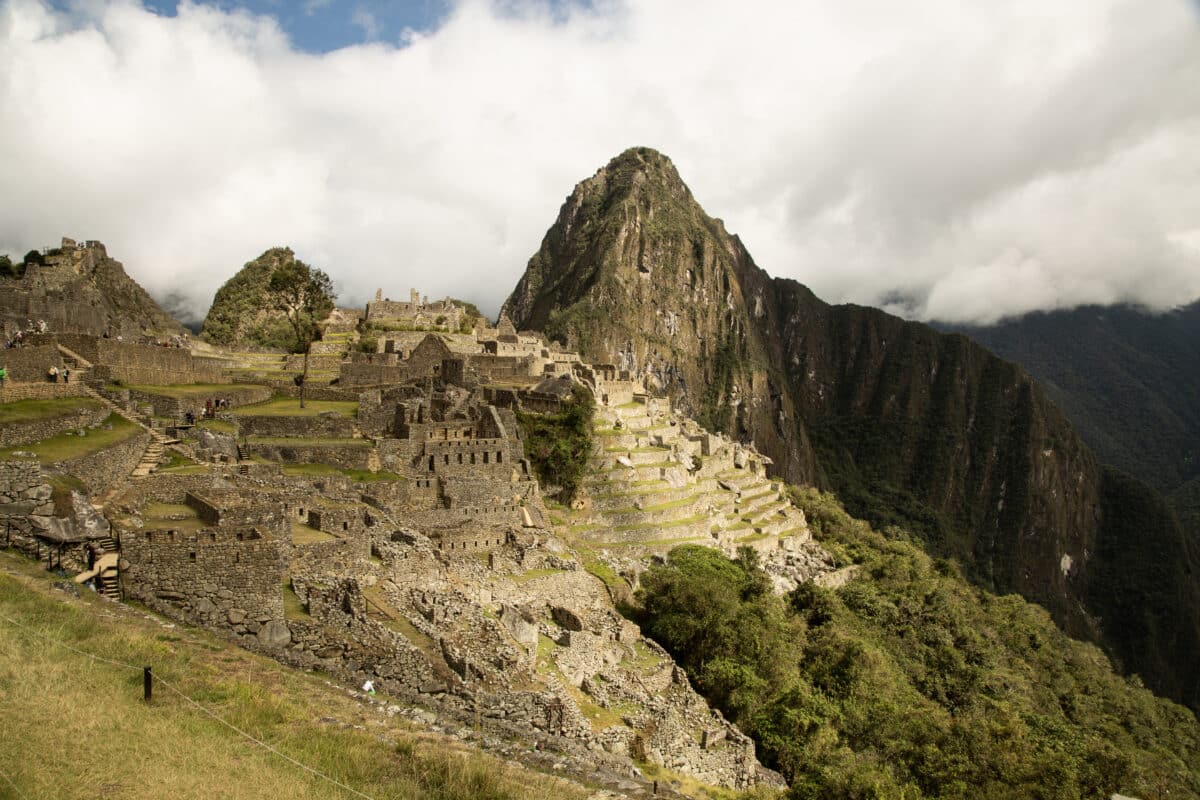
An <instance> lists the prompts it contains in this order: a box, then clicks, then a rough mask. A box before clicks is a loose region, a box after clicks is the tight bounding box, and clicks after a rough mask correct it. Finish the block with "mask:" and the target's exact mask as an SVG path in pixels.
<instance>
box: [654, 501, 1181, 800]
mask: <svg viewBox="0 0 1200 800" xmlns="http://www.w3.org/2000/svg"><path fill="white" fill-rule="evenodd" d="M793 495H794V497H795V500H796V502H797V503H798V504H799V505H800V506H801V507H803V508H804V509H805V511H806V513H807V514H808V517H809V520H810V524H811V525H812V527H813V529H814V531H815V532H816V534H817V538H818V539H820V540H821V541H822V543H823V544H824V545H825V546H826V547H827V548H828V549H830V550H831V551H832V552H833V553H834V554H835V555H836V557H837V558H838V559H839V560H840V561H841V562H842V563H843V564H851V563H854V564H857V565H859V566H858V570H859V571H858V576H857V577H856V578H855V579H853V580H851V581H850V582H849V583H847V584H846V585H845V586H843V587H841V588H839V589H825V588H821V587H818V586H815V585H811V584H807V585H802V586H801V587H800V588H799V589H797V590H796V591H795V592H793V593H792V594H791V595H789V596H786V597H779V596H776V595H773V594H772V593H771V592H770V585H769V582H768V581H767V580H766V578H765V576H764V575H763V574H762V572H761V571H760V570H759V569H758V568H757V563H756V558H755V554H754V553H753V552H747V551H743V554H742V555H741V556H740V557H739V558H738V559H737V560H733V561H731V560H728V559H726V558H724V557H723V556H721V555H720V554H719V553H717V552H715V551H712V550H709V549H707V548H697V547H680V548H677V549H676V550H674V551H673V552H672V553H671V556H670V558H669V560H668V561H667V563H665V564H663V565H661V566H657V567H654V568H652V569H651V570H649V571H648V572H647V573H645V574H644V575H643V576H642V588H641V589H640V590H639V593H638V600H639V601H640V604H641V608H640V614H641V619H640V621H641V624H642V629H643V631H645V632H646V633H648V634H650V635H651V636H653V637H654V638H655V639H657V640H658V641H659V642H660V643H661V644H663V645H664V646H665V647H666V648H667V649H668V650H669V651H670V652H671V653H672V655H674V656H675V658H676V660H677V661H679V662H680V664H681V665H682V666H683V667H684V668H685V669H686V670H687V672H688V674H689V675H690V676H691V678H692V680H693V681H694V682H695V684H696V686H697V688H698V689H699V690H700V691H701V692H702V693H703V694H704V695H705V696H706V697H708V699H709V700H710V702H712V703H713V704H715V705H716V706H718V707H719V708H721V709H722V711H724V712H725V714H726V716H728V717H730V718H731V719H733V720H734V721H736V722H737V723H738V725H739V726H741V727H742V729H743V730H745V731H746V732H747V733H748V734H750V735H751V736H753V737H754V739H755V740H756V741H757V743H758V746H759V756H760V758H762V759H763V760H764V761H765V762H766V763H767V764H769V765H770V766H774V767H776V768H777V769H779V770H780V771H781V772H782V773H783V774H784V776H785V777H786V778H788V780H789V782H790V783H791V784H792V787H791V790H790V794H789V797H791V798H797V799H798V798H875V797H879V798H893V797H895V798H900V797H903V798H905V799H906V800H917V799H919V798H1010V797H1013V798H1015V797H1022V798H1061V799H1062V800H1067V799H1068V798H1085V797H1089V798H1091V797H1094V798H1107V797H1109V796H1110V795H1111V794H1113V793H1114V792H1121V793H1122V794H1126V795H1133V796H1136V797H1141V798H1165V797H1170V798H1173V799H1175V798H1197V797H1200V724H1197V720H1196V717H1195V715H1194V714H1193V713H1192V712H1191V711H1189V710H1188V709H1186V708H1184V707H1182V706H1179V705H1176V704H1173V703H1171V702H1169V701H1167V700H1163V699H1161V698H1158V697H1155V696H1154V695H1153V694H1151V693H1150V692H1149V691H1147V690H1146V689H1145V688H1143V687H1142V686H1141V682H1140V681H1139V680H1138V679H1137V678H1136V677H1134V678H1131V679H1128V680H1126V679H1124V678H1122V677H1120V676H1118V675H1116V674H1115V673H1114V672H1113V670H1112V667H1111V665H1110V663H1109V662H1108V660H1107V659H1106V658H1105V656H1104V654H1103V653H1102V652H1101V651H1100V650H1099V649H1098V648H1096V647H1094V646H1092V645H1089V644H1084V643H1081V642H1078V641H1075V640H1072V639H1070V638H1068V637H1066V636H1065V635H1064V634H1063V633H1062V632H1061V631H1059V630H1058V628H1056V627H1055V625H1054V624H1053V622H1052V621H1051V620H1050V617H1049V615H1048V614H1047V613H1046V612H1045V611H1044V610H1043V609H1041V608H1039V607H1038V606H1035V605H1033V604H1031V603H1028V602H1026V601H1025V600H1022V599H1021V598H1020V597H1017V596H1015V595H1008V596H997V595H994V594H991V593H989V592H986V591H984V590H981V589H979V588H976V587H974V586H972V585H971V584H969V583H967V582H966V581H965V580H964V579H963V578H962V575H961V573H960V572H959V570H958V567H957V566H956V565H955V564H954V563H953V562H950V561H946V560H941V559H938V560H935V559H932V558H930V557H929V556H927V555H926V554H925V553H924V552H923V551H922V550H921V549H920V548H919V547H918V546H917V545H915V544H914V543H913V539H912V538H911V537H910V536H909V535H908V534H906V533H905V532H904V531H902V530H900V529H898V528H894V527H893V528H888V529H886V530H885V531H884V532H882V533H881V532H878V531H875V530H872V529H871V528H870V527H869V526H868V525H867V524H866V523H864V522H862V521H860V520H856V519H853V518H851V517H850V516H848V515H847V514H846V513H845V511H843V510H842V508H841V506H840V505H838V504H837V502H836V501H835V500H834V499H833V497H832V496H830V495H823V494H821V493H819V492H817V491H815V490H799V489H794V490H793Z"/></svg>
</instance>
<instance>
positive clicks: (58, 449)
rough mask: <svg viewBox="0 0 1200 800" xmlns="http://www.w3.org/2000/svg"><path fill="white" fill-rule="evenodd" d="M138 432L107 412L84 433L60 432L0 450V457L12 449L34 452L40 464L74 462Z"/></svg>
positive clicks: (129, 423) (127, 422) (139, 430)
mask: <svg viewBox="0 0 1200 800" xmlns="http://www.w3.org/2000/svg"><path fill="white" fill-rule="evenodd" d="M141 432H142V428H140V427H139V426H137V425H135V424H134V423H132V422H130V421H129V420H127V419H125V418H124V417H122V416H119V415H117V414H110V415H109V416H108V418H107V419H105V420H104V422H103V423H102V425H101V427H99V428H96V429H95V430H88V431H87V433H86V435H84V436H76V435H75V434H73V433H61V434H59V435H58V436H53V437H51V438H49V439H42V440H41V441H40V442H34V443H32V444H23V445H21V446H20V447H10V448H8V449H6V450H0V458H4V457H7V456H11V455H12V454H13V452H14V451H16V450H24V451H27V452H31V453H34V454H35V455H37V457H38V460H39V461H41V462H42V463H43V464H57V463H59V462H62V461H74V460H75V459H78V458H83V457H84V456H89V455H91V454H92V453H97V452H99V451H101V450H105V449H107V448H109V447H112V446H114V445H118V444H120V443H121V442H124V441H126V440H127V439H131V438H133V437H134V436H137V435H138V434H139V433H141Z"/></svg>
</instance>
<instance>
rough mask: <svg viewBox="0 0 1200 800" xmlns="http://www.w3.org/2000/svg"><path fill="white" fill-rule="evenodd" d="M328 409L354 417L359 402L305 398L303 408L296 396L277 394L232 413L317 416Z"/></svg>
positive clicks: (266, 415)
mask: <svg viewBox="0 0 1200 800" xmlns="http://www.w3.org/2000/svg"><path fill="white" fill-rule="evenodd" d="M328 411H332V412H333V413H335V414H339V415H341V416H343V417H354V416H357V415H358V403H357V402H356V401H353V400H305V401H304V407H303V408H302V407H301V406H300V401H299V400H298V399H296V398H294V397H284V396H276V397H273V398H272V399H270V400H268V401H267V402H265V403H258V404H257V405H252V406H239V407H238V408H235V409H233V411H232V412H231V413H232V414H233V415H234V416H237V415H253V416H262V417H315V416H316V415H317V414H324V413H325V412H328Z"/></svg>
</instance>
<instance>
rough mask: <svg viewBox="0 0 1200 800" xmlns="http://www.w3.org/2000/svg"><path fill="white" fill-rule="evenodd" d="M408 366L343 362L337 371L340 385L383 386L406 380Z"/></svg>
mask: <svg viewBox="0 0 1200 800" xmlns="http://www.w3.org/2000/svg"><path fill="white" fill-rule="evenodd" d="M408 374H409V373H408V367H405V366H403V365H389V364H371V363H366V364H362V363H358V364H356V363H349V364H346V363H343V364H342V365H341V366H340V367H339V371H338V383H339V384H340V385H342V386H384V385H386V384H390V383H403V382H404V381H406V380H408Z"/></svg>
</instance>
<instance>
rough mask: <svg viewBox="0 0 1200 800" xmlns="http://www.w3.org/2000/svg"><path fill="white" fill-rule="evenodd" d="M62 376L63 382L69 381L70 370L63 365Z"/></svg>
mask: <svg viewBox="0 0 1200 800" xmlns="http://www.w3.org/2000/svg"><path fill="white" fill-rule="evenodd" d="M62 376H63V383H70V382H71V370H69V369H67V368H66V367H63V371H62Z"/></svg>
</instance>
